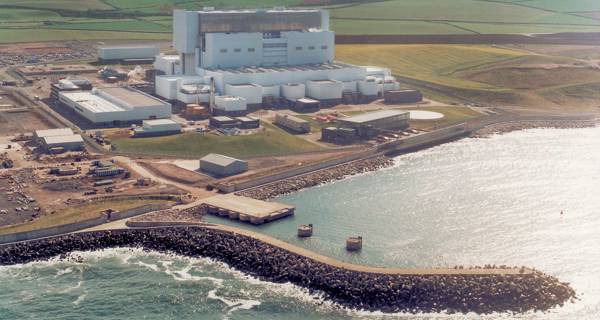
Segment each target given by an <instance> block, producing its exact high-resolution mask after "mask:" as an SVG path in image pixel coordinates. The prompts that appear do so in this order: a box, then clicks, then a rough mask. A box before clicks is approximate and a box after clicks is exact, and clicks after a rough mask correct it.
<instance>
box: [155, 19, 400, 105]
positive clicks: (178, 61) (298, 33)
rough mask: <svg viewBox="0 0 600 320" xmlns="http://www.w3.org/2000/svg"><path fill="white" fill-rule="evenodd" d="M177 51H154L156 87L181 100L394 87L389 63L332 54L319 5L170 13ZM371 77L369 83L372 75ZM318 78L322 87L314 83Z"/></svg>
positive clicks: (331, 96) (336, 94) (318, 95)
mask: <svg viewBox="0 0 600 320" xmlns="http://www.w3.org/2000/svg"><path fill="white" fill-rule="evenodd" d="M173 22H174V24H173V47H174V48H175V50H176V51H177V52H178V55H177V56H165V55H160V56H157V57H156V63H155V68H156V69H157V70H159V71H161V72H159V73H162V74H163V75H159V76H157V77H156V93H157V94H158V95H159V96H161V97H164V98H165V99H173V100H179V101H181V102H184V103H197V102H208V101H209V97H210V88H211V80H212V81H214V88H215V94H216V95H227V96H240V97H242V98H244V99H246V101H247V105H248V106H249V107H250V106H252V105H255V104H261V103H262V101H263V100H264V98H265V97H267V96H269V97H280V96H281V97H284V98H286V99H288V100H291V101H295V100H297V99H300V98H304V97H311V96H310V95H311V94H313V95H314V96H313V97H311V98H314V99H319V100H320V99H326V100H335V99H338V100H341V98H342V95H343V93H344V92H353V93H360V94H362V95H363V96H370V97H374V96H377V94H379V92H381V91H382V90H395V89H398V88H399V85H398V82H396V80H395V79H394V78H393V77H392V76H391V72H390V71H389V69H385V68H377V67H361V66H354V65H349V64H344V63H337V62H335V61H334V54H335V41H334V33H333V32H332V31H330V30H329V13H328V12H327V11H325V10H319V9H301V10H287V9H273V10H237V11H215V10H204V11H184V10H175V11H174V12H173ZM373 81H374V82H373ZM319 85H324V86H326V87H328V88H317V87H318V86H319Z"/></svg>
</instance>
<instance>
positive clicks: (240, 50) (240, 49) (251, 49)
mask: <svg viewBox="0 0 600 320" xmlns="http://www.w3.org/2000/svg"><path fill="white" fill-rule="evenodd" d="M254 51H255V49H254V48H248V52H254ZM219 52H221V53H227V49H221V50H219ZM233 52H242V48H235V49H233Z"/></svg>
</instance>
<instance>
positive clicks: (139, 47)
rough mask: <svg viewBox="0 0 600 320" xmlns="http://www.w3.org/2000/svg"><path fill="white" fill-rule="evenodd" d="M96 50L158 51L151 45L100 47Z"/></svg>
mask: <svg viewBox="0 0 600 320" xmlns="http://www.w3.org/2000/svg"><path fill="white" fill-rule="evenodd" d="M98 49H156V50H158V47H157V46H152V45H126V46H116V45H115V46H101V47H98Z"/></svg>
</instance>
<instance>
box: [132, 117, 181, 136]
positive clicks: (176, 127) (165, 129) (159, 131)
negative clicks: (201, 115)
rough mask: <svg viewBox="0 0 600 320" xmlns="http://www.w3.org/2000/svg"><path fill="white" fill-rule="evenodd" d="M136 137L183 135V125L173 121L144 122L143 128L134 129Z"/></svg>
mask: <svg viewBox="0 0 600 320" xmlns="http://www.w3.org/2000/svg"><path fill="white" fill-rule="evenodd" d="M133 132H134V137H157V136H166V135H171V134H178V133H181V124H179V123H177V122H175V121H173V120H171V119H156V120H144V121H142V127H141V128H135V129H134V131H133Z"/></svg>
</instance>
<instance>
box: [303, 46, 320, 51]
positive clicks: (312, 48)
mask: <svg viewBox="0 0 600 320" xmlns="http://www.w3.org/2000/svg"><path fill="white" fill-rule="evenodd" d="M302 49H303V48H302V47H296V51H300V50H302ZM308 50H315V46H308ZM321 50H327V46H321Z"/></svg>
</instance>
